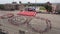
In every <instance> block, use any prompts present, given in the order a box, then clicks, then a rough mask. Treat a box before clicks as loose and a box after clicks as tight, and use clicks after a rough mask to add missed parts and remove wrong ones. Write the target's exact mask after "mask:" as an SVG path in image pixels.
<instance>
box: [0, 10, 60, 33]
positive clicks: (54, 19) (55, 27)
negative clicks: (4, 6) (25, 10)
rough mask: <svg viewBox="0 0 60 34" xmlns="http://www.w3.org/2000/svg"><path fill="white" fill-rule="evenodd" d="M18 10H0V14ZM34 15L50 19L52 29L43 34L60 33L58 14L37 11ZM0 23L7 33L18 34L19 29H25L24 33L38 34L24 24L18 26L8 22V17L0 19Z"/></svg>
mask: <svg viewBox="0 0 60 34" xmlns="http://www.w3.org/2000/svg"><path fill="white" fill-rule="evenodd" d="M18 12H19V11H0V16H1V15H4V14H7V13H14V14H16V13H18ZM36 16H38V17H42V18H46V19H49V20H50V21H51V24H52V29H51V30H49V31H48V32H45V33H43V34H60V19H59V18H60V15H56V14H41V13H38V14H37V15H36ZM32 21H33V20H32ZM37 21H39V20H37ZM35 22H36V21H35ZM35 22H33V23H35ZM42 22H43V21H42ZM0 24H2V25H3V26H0V29H3V30H4V32H9V34H19V30H22V31H25V32H26V33H25V34H40V33H37V32H33V31H30V30H31V29H30V28H27V26H25V25H20V26H14V25H11V24H10V23H8V19H0ZM44 24H45V23H44ZM42 25H43V24H42ZM43 27H45V26H43Z"/></svg>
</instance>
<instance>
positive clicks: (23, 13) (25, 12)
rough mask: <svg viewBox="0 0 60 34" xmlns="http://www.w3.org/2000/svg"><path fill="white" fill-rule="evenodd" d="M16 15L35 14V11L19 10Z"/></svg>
mask: <svg viewBox="0 0 60 34" xmlns="http://www.w3.org/2000/svg"><path fill="white" fill-rule="evenodd" d="M18 15H25V16H35V15H36V12H33V11H31V12H28V11H23V12H19V13H18Z"/></svg>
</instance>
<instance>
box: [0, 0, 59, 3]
mask: <svg viewBox="0 0 60 34" xmlns="http://www.w3.org/2000/svg"><path fill="white" fill-rule="evenodd" d="M13 1H16V2H19V1H21V2H22V3H27V2H31V3H35V1H36V3H45V2H48V1H49V2H51V3H60V0H0V4H5V3H11V2H13Z"/></svg>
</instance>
